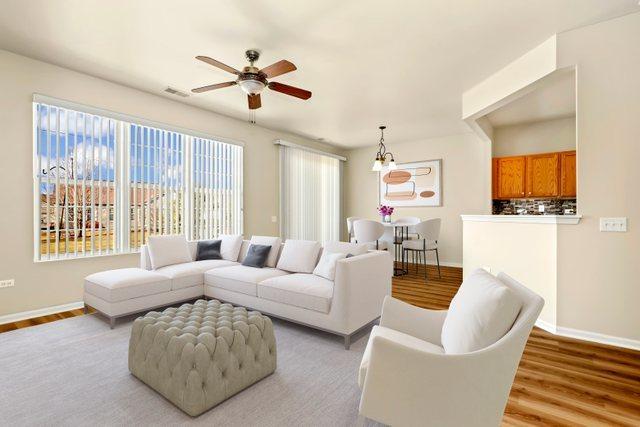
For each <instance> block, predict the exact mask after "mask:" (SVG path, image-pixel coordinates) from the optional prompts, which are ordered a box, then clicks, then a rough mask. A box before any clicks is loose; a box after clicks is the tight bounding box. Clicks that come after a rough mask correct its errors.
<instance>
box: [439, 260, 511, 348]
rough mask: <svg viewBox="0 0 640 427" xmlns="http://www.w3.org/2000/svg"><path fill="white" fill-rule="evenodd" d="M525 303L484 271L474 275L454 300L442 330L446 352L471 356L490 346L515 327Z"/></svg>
mask: <svg viewBox="0 0 640 427" xmlns="http://www.w3.org/2000/svg"><path fill="white" fill-rule="evenodd" d="M521 308H522V301H520V299H518V297H517V295H516V294H515V293H514V292H513V291H512V290H511V289H509V287H507V286H506V285H504V284H503V283H502V282H500V281H499V280H498V279H497V278H495V277H494V276H493V275H491V274H490V273H488V272H486V271H485V270H482V269H478V270H475V271H474V272H472V273H471V274H470V275H469V277H467V278H466V279H465V281H464V282H462V285H460V289H459V290H458V293H457V294H456V296H455V297H454V298H453V300H452V301H451V305H450V306H449V312H448V313H447V317H446V318H445V320H444V325H443V327H442V335H441V339H442V346H443V347H444V350H445V352H446V353H449V354H457V353H469V352H472V351H476V350H480V349H483V348H486V347H488V346H490V345H491V344H493V343H495V342H496V341H498V340H499V339H500V338H502V337H503V336H504V334H506V333H507V332H508V331H509V329H511V327H512V326H513V323H514V322H515V320H516V317H518V313H520V309H521Z"/></svg>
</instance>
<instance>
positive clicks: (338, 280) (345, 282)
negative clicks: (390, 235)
mask: <svg viewBox="0 0 640 427" xmlns="http://www.w3.org/2000/svg"><path fill="white" fill-rule="evenodd" d="M392 276H393V261H392V259H391V255H390V254H389V253H388V252H386V251H377V252H369V253H366V254H362V255H358V256H355V257H351V258H345V259H341V260H339V261H338V263H337V265H336V277H335V283H334V288H333V301H332V303H331V304H332V308H331V310H332V311H333V310H336V313H335V314H336V315H337V316H338V317H339V318H340V319H341V320H340V323H342V325H343V326H344V329H343V331H342V332H344V333H347V334H350V333H352V332H354V331H356V330H357V329H359V328H361V327H362V326H364V325H366V324H367V323H369V322H371V321H372V320H374V319H376V318H378V317H379V316H380V312H381V310H382V302H383V301H384V298H385V296H387V295H391V278H392Z"/></svg>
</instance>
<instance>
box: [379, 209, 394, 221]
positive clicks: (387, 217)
mask: <svg viewBox="0 0 640 427" xmlns="http://www.w3.org/2000/svg"><path fill="white" fill-rule="evenodd" d="M378 213H379V214H380V215H381V216H382V221H383V222H391V214H392V213H393V208H392V207H391V206H386V205H380V206H378Z"/></svg>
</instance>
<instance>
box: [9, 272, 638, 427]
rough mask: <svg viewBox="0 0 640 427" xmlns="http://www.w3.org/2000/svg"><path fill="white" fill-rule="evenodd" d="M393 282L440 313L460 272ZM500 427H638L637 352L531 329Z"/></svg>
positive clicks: (397, 291)
mask: <svg viewBox="0 0 640 427" xmlns="http://www.w3.org/2000/svg"><path fill="white" fill-rule="evenodd" d="M428 273H429V280H428V282H426V283H425V281H424V270H422V271H420V272H419V273H417V274H416V273H415V269H414V267H413V266H411V268H410V274H409V275H407V276H404V277H396V278H394V280H393V296H395V297H396V298H399V299H402V300H404V301H407V302H409V303H411V304H414V305H417V306H420V307H425V308H430V309H436V310H441V309H446V308H447V307H448V306H449V303H450V301H451V299H452V298H453V296H454V295H455V293H456V292H457V290H458V287H459V286H460V283H461V282H462V270H461V269H459V268H452V267H443V268H442V278H441V279H439V278H438V272H437V270H436V269H435V268H434V267H431V266H429V269H428ZM79 315H82V310H73V311H68V312H65V313H59V314H54V315H50V316H43V317H39V318H36V319H30V320H23V321H20V322H16V323H11V324H6V325H0V332H4V331H9V330H14V329H18V328H25V327H28V326H34V325H39V324H42V323H47V322H51V321H55V320H60V319H64V318H67V317H73V316H79ZM503 424H504V425H509V426H511V425H513V426H522V425H566V426H569V425H571V426H575V425H586V426H596V425H626V426H640V352H637V351H632V350H625V349H620V348H617V347H610V346H606V345H600V344H592V343H588V342H585V341H579V340H574V339H570V338H561V337H557V336H555V335H552V334H550V333H548V332H545V331H543V330H541V329H538V328H534V330H533V332H532V333H531V336H530V338H529V341H528V343H527V346H526V348H525V351H524V355H523V357H522V361H521V362H520V367H519V368H518V372H517V374H516V379H515V382H514V384H513V388H512V389H511V395H510V396H509V402H508V404H507V408H506V410H505V415H504V419H503Z"/></svg>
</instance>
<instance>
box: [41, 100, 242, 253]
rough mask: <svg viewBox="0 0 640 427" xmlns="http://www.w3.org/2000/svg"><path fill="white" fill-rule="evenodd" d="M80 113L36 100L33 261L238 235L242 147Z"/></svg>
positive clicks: (239, 227) (124, 251)
mask: <svg viewBox="0 0 640 427" xmlns="http://www.w3.org/2000/svg"><path fill="white" fill-rule="evenodd" d="M86 108H87V110H90V112H87V111H81V107H79V108H77V109H72V108H69V106H68V105H65V106H64V107H62V106H59V105H49V104H47V103H43V102H34V146H35V150H34V153H35V155H34V226H35V233H34V253H35V255H34V258H35V260H36V261H45V260H56V259H67V258H75V257H81V256H95V255H108V254H116V253H127V252H135V251H137V250H138V249H139V248H140V246H141V245H143V244H145V243H146V242H147V239H148V236H150V235H154V234H185V235H186V236H187V238H191V239H202V238H213V237H215V236H217V235H218V234H220V233H230V234H241V233H242V226H243V224H242V164H243V159H242V154H243V149H242V146H239V145H235V144H231V143H227V142H221V141H216V140H213V139H208V138H202V137H200V136H194V135H190V134H188V133H184V132H178V131H174V130H171V129H169V128H167V129H163V128H160V127H154V126H149V125H148V123H144V124H141V123H136V122H135V121H134V120H123V118H125V119H127V117H120V115H118V116H117V117H116V118H114V117H109V116H108V115H107V114H105V115H101V114H96V111H95V109H92V108H91V107H86ZM107 113H109V112H107ZM113 115H114V116H115V115H116V113H113Z"/></svg>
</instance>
